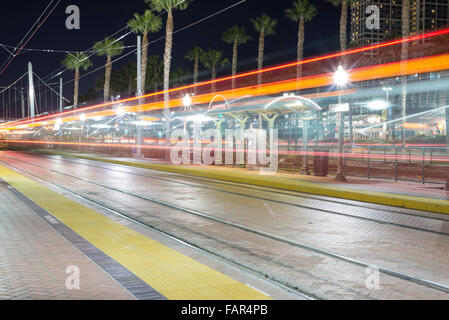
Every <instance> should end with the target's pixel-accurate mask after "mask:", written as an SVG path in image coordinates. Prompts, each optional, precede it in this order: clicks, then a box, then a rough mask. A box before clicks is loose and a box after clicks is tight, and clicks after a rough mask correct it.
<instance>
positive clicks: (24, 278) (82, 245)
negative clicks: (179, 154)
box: [0, 166, 269, 300]
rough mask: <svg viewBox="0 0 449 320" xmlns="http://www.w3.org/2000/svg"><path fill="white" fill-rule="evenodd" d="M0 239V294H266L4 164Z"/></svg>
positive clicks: (23, 296)
mask: <svg viewBox="0 0 449 320" xmlns="http://www.w3.org/2000/svg"><path fill="white" fill-rule="evenodd" d="M0 243H1V247H0V299H20V300H21V299H135V298H137V299H145V300H146V299H148V300H165V299H175V300H178V299H181V300H186V299H189V300H190V299H194V300H207V299H212V300H228V299H237V300H242V299H251V300H261V299H262V300H263V299H269V297H268V296H267V295H265V294H262V293H260V292H259V291H257V290H254V289H252V288H250V287H249V286H247V285H245V284H244V283H241V282H239V281H236V280H234V279H232V278H230V277H229V276H227V275H225V274H223V273H220V272H218V271H216V270H214V269H211V268H210V267H208V266H206V265H204V264H202V263H200V262H197V261H195V260H193V259H191V258H189V257H187V256H185V255H183V254H181V253H179V252H177V251H175V250H173V249H171V248H169V247H166V246H164V245H162V244H161V243H159V242H156V241H154V240H152V239H150V238H148V237H146V236H144V235H142V234H140V233H138V232H136V231H134V230H132V229H130V228H128V227H126V226H124V225H122V224H120V223H118V222H116V221H113V220H111V219H110V218H108V217H106V216H104V215H102V214H100V213H98V212H96V211H93V210H92V209H90V208H87V207H86V206H84V205H82V204H80V203H78V202H74V201H73V200H70V199H68V198H67V197H64V196H62V195H60V194H58V193H56V192H54V191H52V190H50V189H48V188H47V187H45V186H43V185H41V184H39V183H37V182H36V181H34V180H31V179H29V178H27V177H25V176H23V175H21V174H19V173H17V172H15V171H13V170H11V169H8V168H6V167H4V166H0ZM69 266H74V267H75V269H77V270H79V274H80V281H79V283H80V289H79V290H69V289H67V286H66V280H67V278H68V277H69V276H70V275H67V274H66V270H67V267H69ZM72 274H73V271H72ZM70 283H72V284H73V283H75V282H73V281H72V282H70V281H69V284H70Z"/></svg>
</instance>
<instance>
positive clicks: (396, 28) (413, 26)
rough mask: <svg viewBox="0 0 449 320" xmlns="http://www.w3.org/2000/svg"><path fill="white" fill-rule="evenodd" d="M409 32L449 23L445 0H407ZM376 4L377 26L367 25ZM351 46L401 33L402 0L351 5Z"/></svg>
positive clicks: (366, 0) (367, 0) (448, 6)
mask: <svg viewBox="0 0 449 320" xmlns="http://www.w3.org/2000/svg"><path fill="white" fill-rule="evenodd" d="M410 1H411V3H410V32H411V34H417V33H420V32H424V31H431V30H435V29H439V28H442V27H444V26H447V25H449V1H448V0H410ZM369 6H377V8H379V25H378V27H379V28H374V27H373V26H372V25H367V23H366V22H367V20H368V19H369V17H370V16H371V15H372V14H373V11H370V12H368V13H367V8H368V7H369ZM350 19H351V35H350V46H353V47H362V46H366V45H370V44H372V43H378V42H381V41H383V40H386V39H389V38H396V37H400V36H401V35H402V0H358V1H355V2H354V3H353V4H352V5H351V16H350Z"/></svg>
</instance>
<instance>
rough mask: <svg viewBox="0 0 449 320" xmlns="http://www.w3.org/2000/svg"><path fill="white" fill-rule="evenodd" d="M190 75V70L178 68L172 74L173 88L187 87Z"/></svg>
mask: <svg viewBox="0 0 449 320" xmlns="http://www.w3.org/2000/svg"><path fill="white" fill-rule="evenodd" d="M190 74H191V73H190V72H189V70H187V69H184V68H183V67H178V68H177V69H176V70H174V72H172V73H171V74H170V76H171V85H172V87H173V88H175V87H179V86H183V85H185V84H186V82H187V79H188V77H189V75H190Z"/></svg>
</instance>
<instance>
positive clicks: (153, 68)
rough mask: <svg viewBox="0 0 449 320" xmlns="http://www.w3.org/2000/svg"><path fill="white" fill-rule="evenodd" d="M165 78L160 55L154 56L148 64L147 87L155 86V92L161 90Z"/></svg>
mask: <svg viewBox="0 0 449 320" xmlns="http://www.w3.org/2000/svg"><path fill="white" fill-rule="evenodd" d="M163 77H164V64H163V62H162V59H161V57H160V56H158V55H152V56H150V58H149V59H148V62H147V77H146V79H147V80H146V86H151V85H152V86H153V89H154V92H156V91H157V90H158V88H159V84H160V83H162V79H163Z"/></svg>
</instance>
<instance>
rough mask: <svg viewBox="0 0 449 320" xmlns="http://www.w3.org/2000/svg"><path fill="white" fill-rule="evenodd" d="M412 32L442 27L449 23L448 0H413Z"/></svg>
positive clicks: (411, 14)
mask: <svg viewBox="0 0 449 320" xmlns="http://www.w3.org/2000/svg"><path fill="white" fill-rule="evenodd" d="M410 7H411V12H410V21H411V26H410V31H411V33H412V34H416V33H420V32H422V31H431V30H435V29H440V28H442V27H444V26H447V25H449V1H448V0H411V6H410Z"/></svg>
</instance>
